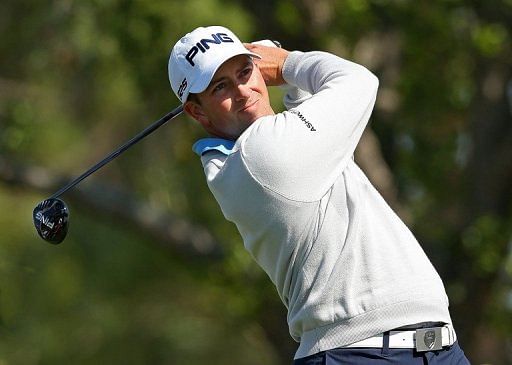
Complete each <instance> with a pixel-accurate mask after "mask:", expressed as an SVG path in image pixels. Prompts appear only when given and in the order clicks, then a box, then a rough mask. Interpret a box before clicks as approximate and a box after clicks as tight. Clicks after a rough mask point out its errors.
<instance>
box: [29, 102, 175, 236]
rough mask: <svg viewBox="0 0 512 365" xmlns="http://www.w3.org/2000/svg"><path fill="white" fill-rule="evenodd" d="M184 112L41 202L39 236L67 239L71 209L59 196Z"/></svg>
mask: <svg viewBox="0 0 512 365" xmlns="http://www.w3.org/2000/svg"><path fill="white" fill-rule="evenodd" d="M181 112H183V106H182V105H180V106H178V107H177V108H175V109H174V110H172V111H170V112H169V113H167V114H166V115H164V116H163V117H162V118H160V119H159V120H157V121H156V122H154V123H153V124H151V125H149V126H148V127H147V128H145V129H144V130H142V131H141V132H139V134H137V135H136V136H135V137H133V138H132V139H130V140H129V141H127V142H126V143H124V144H123V145H121V146H120V147H119V148H118V149H116V150H115V151H113V152H112V153H110V154H109V155H108V156H106V157H105V158H104V159H103V160H101V161H100V162H98V163H97V164H95V165H94V166H92V167H91V168H90V169H88V170H87V171H85V172H84V173H83V174H82V175H80V176H78V177H77V178H76V179H74V180H73V181H71V182H70V183H69V184H67V185H66V186H64V187H62V188H61V189H60V190H59V191H57V192H56V193H55V194H53V195H52V196H51V197H49V198H48V199H45V200H43V201H42V202H40V203H39V204H38V205H37V206H36V207H35V208H34V211H33V213H32V218H33V220H34V225H35V227H36V231H37V233H38V234H39V236H40V237H41V238H42V239H43V240H45V241H47V242H50V243H53V244H59V243H61V242H62V241H63V240H64V238H66V234H67V232H68V225H69V209H68V207H67V206H66V203H65V202H64V201H63V200H61V199H58V198H59V196H61V195H62V194H64V193H65V192H66V191H68V190H69V189H71V188H72V187H74V186H75V185H77V184H78V183H79V182H80V181H82V180H83V179H85V178H86V177H87V176H89V175H91V174H92V173H94V172H96V171H97V170H99V169H100V168H102V167H103V166H105V165H106V164H107V163H109V162H110V161H112V160H113V159H115V158H116V157H117V156H119V155H120V154H121V153H123V152H124V151H126V150H127V149H128V148H130V147H131V146H133V145H134V144H135V143H137V142H139V141H140V140H141V139H143V138H144V137H146V136H148V135H149V134H151V133H153V132H154V131H155V130H157V129H158V128H159V127H161V126H162V125H164V124H165V123H167V122H168V121H169V120H171V119H172V118H174V117H176V116H177V115H179V114H181Z"/></svg>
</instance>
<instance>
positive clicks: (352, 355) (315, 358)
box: [293, 342, 469, 365]
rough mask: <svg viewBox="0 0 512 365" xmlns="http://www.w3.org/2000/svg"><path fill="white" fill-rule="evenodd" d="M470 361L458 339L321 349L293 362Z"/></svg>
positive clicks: (421, 364) (407, 364)
mask: <svg viewBox="0 0 512 365" xmlns="http://www.w3.org/2000/svg"><path fill="white" fill-rule="evenodd" d="M366 364H370V365H372V364H378V365H379V364H388V365H395V364H397V365H402V364H403V365H431V364H435V365H469V361H468V359H467V358H466V356H465V355H464V351H462V349H461V348H460V347H459V344H458V343H457V342H455V343H454V344H453V345H452V346H450V347H447V348H444V349H443V350H439V351H428V352H417V351H416V350H415V349H390V348H337V349H333V350H327V351H322V352H319V353H318V354H314V355H311V356H308V357H304V358H302V359H297V360H295V361H294V362H293V365H366Z"/></svg>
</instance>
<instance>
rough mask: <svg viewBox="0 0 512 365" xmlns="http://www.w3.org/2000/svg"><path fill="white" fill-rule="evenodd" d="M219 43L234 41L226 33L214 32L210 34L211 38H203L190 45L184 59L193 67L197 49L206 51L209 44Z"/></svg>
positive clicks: (202, 51)
mask: <svg viewBox="0 0 512 365" xmlns="http://www.w3.org/2000/svg"><path fill="white" fill-rule="evenodd" d="M221 43H234V41H233V39H232V38H231V37H230V36H228V35H227V34H226V33H214V34H212V39H208V38H203V39H201V40H200V41H199V42H197V43H196V44H195V45H194V46H192V48H190V50H189V51H188V52H187V55H186V56H185V59H186V60H187V61H188V63H190V65H191V66H192V67H194V66H195V63H194V57H195V56H196V55H197V54H198V53H199V51H201V53H206V52H207V51H208V50H209V49H210V44H212V45H213V44H221Z"/></svg>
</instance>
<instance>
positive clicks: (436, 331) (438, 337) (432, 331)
mask: <svg viewBox="0 0 512 365" xmlns="http://www.w3.org/2000/svg"><path fill="white" fill-rule="evenodd" d="M441 329H442V327H433V328H419V329H417V330H416V351H419V352H424V351H435V350H441V349H442V348H443V338H442V334H441Z"/></svg>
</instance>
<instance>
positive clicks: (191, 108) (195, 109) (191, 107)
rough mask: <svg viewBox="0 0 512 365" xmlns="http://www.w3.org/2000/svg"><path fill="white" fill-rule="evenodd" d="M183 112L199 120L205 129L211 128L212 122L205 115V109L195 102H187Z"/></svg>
mask: <svg viewBox="0 0 512 365" xmlns="http://www.w3.org/2000/svg"><path fill="white" fill-rule="evenodd" d="M183 110H185V113H187V114H188V115H190V116H191V117H192V118H194V119H195V120H197V121H198V122H199V123H200V124H201V125H202V126H203V128H205V129H206V130H208V128H209V127H210V120H209V119H208V116H207V115H206V114H205V112H204V110H203V107H202V106H201V105H200V104H198V103H196V102H195V101H187V102H185V105H183Z"/></svg>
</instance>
